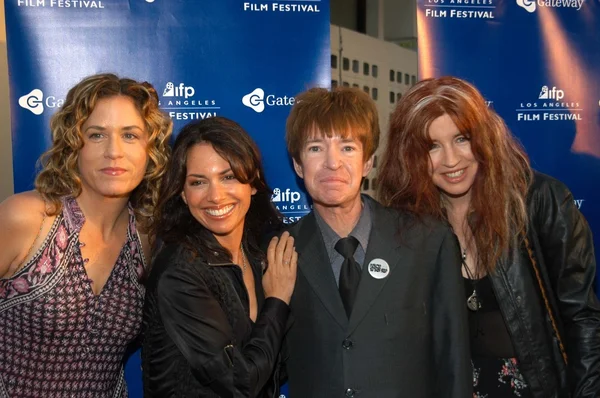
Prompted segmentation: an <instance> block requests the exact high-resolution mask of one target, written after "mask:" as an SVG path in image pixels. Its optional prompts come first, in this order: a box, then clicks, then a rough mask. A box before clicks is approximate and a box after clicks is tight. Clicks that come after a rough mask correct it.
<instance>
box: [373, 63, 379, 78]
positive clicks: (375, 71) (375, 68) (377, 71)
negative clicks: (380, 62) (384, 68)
mask: <svg viewBox="0 0 600 398" xmlns="http://www.w3.org/2000/svg"><path fill="white" fill-rule="evenodd" d="M377 75H379V68H377V65H373V66H372V67H371V76H373V77H377Z"/></svg>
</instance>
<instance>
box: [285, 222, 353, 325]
mask: <svg viewBox="0 0 600 398" xmlns="http://www.w3.org/2000/svg"><path fill="white" fill-rule="evenodd" d="M300 223H301V225H299V230H298V233H297V234H295V239H296V251H297V252H298V267H299V268H300V270H301V272H302V273H303V274H304V276H305V277H306V279H307V281H308V283H309V284H310V285H311V287H312V289H313V291H314V292H315V294H316V295H317V296H318V297H319V299H320V300H321V302H322V303H323V305H324V306H325V308H326V309H327V311H329V313H331V315H332V316H333V318H334V319H335V320H336V321H337V323H338V324H339V325H340V326H341V327H342V328H344V329H345V328H346V326H347V325H348V318H347V316H346V311H345V310H344V305H343V304H342V299H341V297H340V294H339V291H338V287H337V284H336V282H335V278H334V276H333V271H332V269H331V265H330V262H329V256H328V255H327V249H326V248H325V244H324V243H323V238H322V236H321V232H320V230H319V227H318V225H317V221H316V219H315V215H314V214H313V213H310V214H308V215H307V216H305V217H304V218H303V219H302V221H300ZM361 278H362V277H361Z"/></svg>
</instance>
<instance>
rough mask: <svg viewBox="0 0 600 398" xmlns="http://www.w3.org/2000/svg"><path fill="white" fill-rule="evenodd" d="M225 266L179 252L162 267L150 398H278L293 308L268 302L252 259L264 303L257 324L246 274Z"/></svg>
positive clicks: (145, 354)
mask: <svg viewBox="0 0 600 398" xmlns="http://www.w3.org/2000/svg"><path fill="white" fill-rule="evenodd" d="M223 260H224V259H221V261H219V258H218V257H216V256H205V257H203V258H200V257H193V256H192V255H191V253H190V252H189V251H188V250H186V249H185V248H183V247H181V246H179V245H170V246H167V247H165V248H163V249H162V250H161V251H160V252H159V254H158V256H157V257H156V259H155V260H154V263H153V268H152V271H151V273H150V276H149V278H148V284H147V291H146V303H145V308H144V324H143V327H144V334H145V336H144V344H143V348H142V368H143V378H144V396H145V397H146V398H149V397H160V398H164V397H172V396H176V397H261V398H262V397H265V398H266V397H276V396H278V383H277V377H275V376H274V370H275V368H276V364H277V363H278V355H279V349H280V346H281V341H282V339H283V335H284V333H285V326H286V322H287V318H288V314H289V308H288V306H287V305H286V304H285V303H284V302H283V301H281V300H279V299H277V298H267V299H265V298H264V294H263V288H262V267H261V266H260V262H258V261H257V260H256V259H252V258H248V260H249V262H250V264H251V265H252V266H251V270H252V272H253V273H254V280H255V286H256V298H257V303H258V316H257V319H256V323H253V322H252V321H251V320H250V318H249V303H248V294H247V291H246V288H245V285H244V284H243V276H242V271H241V269H240V267H239V266H237V265H234V264H231V263H230V262H229V261H228V260H225V261H223ZM247 272H248V271H247Z"/></svg>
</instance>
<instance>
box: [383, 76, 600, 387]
mask: <svg viewBox="0 0 600 398" xmlns="http://www.w3.org/2000/svg"><path fill="white" fill-rule="evenodd" d="M378 181H379V184H378V185H379V186H378V194H379V197H380V199H381V201H382V202H383V203H384V204H386V205H388V206H391V207H394V208H398V209H402V210H408V211H410V212H412V213H413V214H415V215H416V216H434V217H436V218H438V219H441V220H445V221H446V222H448V223H449V225H450V226H451V227H452V229H453V230H454V233H455V234H456V236H457V238H458V241H459V243H460V247H461V251H462V257H463V264H462V273H463V278H464V282H465V305H466V306H467V308H468V309H469V310H470V311H469V323H470V332H471V333H470V336H471V337H470V338H471V357H472V363H473V387H474V394H473V396H474V397H487V398H494V397H534V398H548V397H569V396H571V397H597V396H598V394H600V303H599V302H598V299H597V297H596V296H595V294H594V291H593V284H594V276H595V271H596V261H595V257H594V249H593V243H592V234H591V231H590V229H589V227H588V224H587V222H586V220H585V219H584V217H583V216H582V215H581V213H580V212H579V210H578V209H577V207H576V206H575V204H574V201H573V196H572V194H571V192H570V191H569V190H568V189H567V187H566V186H565V185H564V184H562V183H561V182H560V181H557V180H555V179H553V178H551V177H549V176H546V175H543V174H541V173H538V172H535V171H533V170H532V169H531V166H530V163H529V160H528V157H527V155H526V154H525V152H524V150H523V149H522V147H521V146H520V145H519V143H518V142H517V141H516V140H515V138H514V137H513V136H512V135H511V134H510V132H509V131H508V128H507V127H506V125H505V123H504V121H503V120H502V119H501V118H500V117H499V116H498V115H497V114H496V113H495V112H494V111H493V110H491V109H489V108H488V107H487V105H486V102H485V101H484V98H483V97H482V95H481V94H480V93H479V91H478V90H477V89H476V88H475V87H474V86H472V85H471V84H469V83H467V82H465V81H464V80H461V79H458V78H455V77H442V78H438V79H426V80H423V81H421V82H419V83H418V84H417V85H415V86H414V87H413V88H412V89H411V90H410V91H409V92H407V93H406V94H405V95H404V97H403V98H402V100H401V101H400V102H399V103H398V106H397V108H396V110H395V111H394V113H393V114H392V117H391V121H390V131H389V136H388V145H387V149H386V152H385V154H384V158H383V161H382V164H381V166H380V167H379V176H378Z"/></svg>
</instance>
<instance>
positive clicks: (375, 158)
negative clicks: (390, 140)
mask: <svg viewBox="0 0 600 398" xmlns="http://www.w3.org/2000/svg"><path fill="white" fill-rule="evenodd" d="M373 168H375V169H376V168H377V155H375V156H373Z"/></svg>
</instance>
